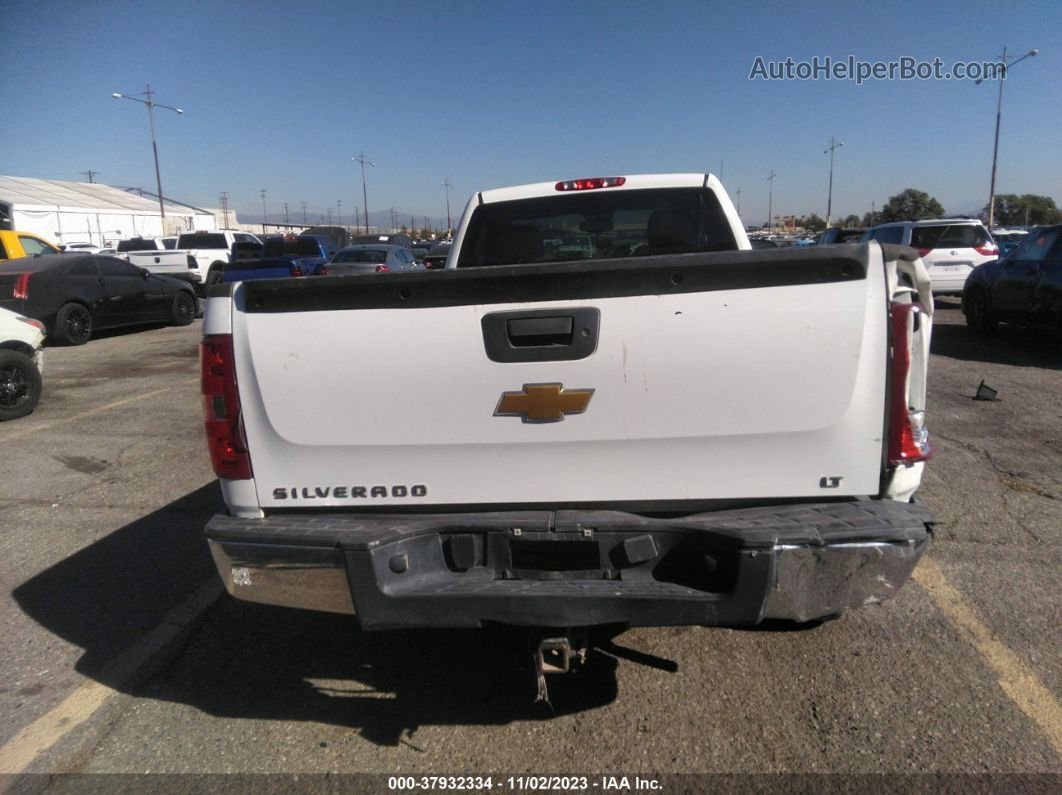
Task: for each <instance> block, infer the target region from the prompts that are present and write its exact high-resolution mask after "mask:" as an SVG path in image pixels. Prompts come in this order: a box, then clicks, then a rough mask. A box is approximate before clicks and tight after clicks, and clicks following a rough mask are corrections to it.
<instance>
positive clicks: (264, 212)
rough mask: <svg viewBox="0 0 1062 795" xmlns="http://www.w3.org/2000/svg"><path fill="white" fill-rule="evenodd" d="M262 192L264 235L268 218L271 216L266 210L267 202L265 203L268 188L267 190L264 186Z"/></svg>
mask: <svg viewBox="0 0 1062 795" xmlns="http://www.w3.org/2000/svg"><path fill="white" fill-rule="evenodd" d="M260 193H261V194H262V234H263V235H264V234H265V233H266V218H268V217H269V214H268V213H267V212H266V203H265V196H266V190H265V188H262V190H261V191H260Z"/></svg>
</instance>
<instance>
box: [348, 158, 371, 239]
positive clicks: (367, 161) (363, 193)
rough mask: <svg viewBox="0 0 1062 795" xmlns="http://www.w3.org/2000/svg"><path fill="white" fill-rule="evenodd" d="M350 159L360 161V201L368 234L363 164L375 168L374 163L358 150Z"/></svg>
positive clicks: (367, 208)
mask: <svg viewBox="0 0 1062 795" xmlns="http://www.w3.org/2000/svg"><path fill="white" fill-rule="evenodd" d="M350 159H351V160H353V161H354V162H355V163H361V203H362V204H363V205H364V210H365V234H369V196H368V194H367V193H366V192H365V164H366V163H368V164H369V165H370V166H372V167H373V168H376V164H375V163H373V162H372V161H370V160H366V159H365V153H364V152H359V153H358V156H357V157H352V158H350Z"/></svg>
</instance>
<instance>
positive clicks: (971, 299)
mask: <svg viewBox="0 0 1062 795" xmlns="http://www.w3.org/2000/svg"><path fill="white" fill-rule="evenodd" d="M963 313H964V314H965V315H966V326H967V327H968V328H969V329H970V330H971V331H975V332H977V333H978V334H991V333H992V332H993V331H995V330H996V327H997V326H998V325H999V321H998V320H996V319H995V318H994V317H993V316H992V310H991V309H989V308H988V293H986V292H985V291H984V288H983V287H974V288H972V289H971V290H970V291H969V292H968V293H967V294H966V300H965V301H964V302H963Z"/></svg>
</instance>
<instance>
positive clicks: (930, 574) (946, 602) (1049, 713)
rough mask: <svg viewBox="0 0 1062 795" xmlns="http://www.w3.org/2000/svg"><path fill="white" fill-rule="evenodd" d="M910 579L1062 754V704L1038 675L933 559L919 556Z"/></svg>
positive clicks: (1012, 699)
mask: <svg viewBox="0 0 1062 795" xmlns="http://www.w3.org/2000/svg"><path fill="white" fill-rule="evenodd" d="M914 580H915V582H917V583H918V584H919V585H921V586H922V588H924V589H925V591H926V593H928V594H929V598H930V599H932V600H933V603H934V604H935V605H936V606H937V609H939V610H940V612H942V613H943V614H944V615H945V616H946V617H947V618H948V619H949V620H950V621H951V623H952V624H954V625H955V626H956V627H957V628H958V630H959V634H961V635H962V636H963V637H964V638H965V639H966V640H968V641H969V642H970V643H971V644H972V645H973V647H974V648H975V649H977V651H978V652H979V653H980V654H981V656H982V657H984V658H985V661H986V662H987V663H988V665H989V666H990V667H991V668H992V670H993V671H995V673H996V676H998V677H999V686H1000V687H1001V688H1002V689H1003V692H1004V693H1006V694H1007V697H1008V698H1010V700H1011V701H1013V702H1014V703H1015V704H1016V705H1017V706H1018V708H1019V709H1020V710H1021V711H1022V712H1024V713H1025V714H1026V715H1027V716H1028V717H1029V718H1030V719H1031V720H1032V721H1033V722H1034V723H1035V724H1036V725H1037V726H1039V727H1040V729H1041V730H1042V731H1043V733H1044V734H1045V735H1047V740H1048V742H1050V743H1051V746H1052V747H1053V748H1054V749H1055V753H1057V754H1059V755H1060V756H1062V706H1060V705H1059V703H1058V700H1057V699H1056V698H1055V697H1054V695H1053V694H1052V693H1051V691H1050V690H1048V689H1047V687H1046V686H1045V685H1044V683H1043V682H1041V681H1040V677H1038V676H1037V675H1036V673H1035V672H1034V671H1033V670H1032V669H1031V668H1029V666H1027V665H1026V664H1025V663H1024V662H1022V660H1021V658H1020V657H1018V655H1017V654H1015V653H1014V652H1013V651H1011V650H1010V648H1008V647H1007V646H1006V645H1004V644H1003V643H1002V642H1000V641H999V640H998V639H997V638H996V636H995V635H994V634H993V633H992V630H990V629H989V628H988V627H987V626H986V625H985V624H984V623H983V622H982V621H981V619H979V618H978V617H977V615H976V614H975V613H974V611H973V610H972V609H971V608H970V607H969V606H968V605H967V604H966V603H965V602H964V601H963V599H962V596H961V595H960V594H959V592H958V591H956V590H955V589H954V588H953V587H952V586H951V584H950V583H949V582H948V581H947V579H946V578H945V577H944V573H943V572H942V571H941V570H940V568H939V567H938V566H937V564H936V563H934V562H933V561H932V560H929V559H928V558H923V559H922V561H921V562H920V563H919V564H918V567H917V568H916V569H915V571H914Z"/></svg>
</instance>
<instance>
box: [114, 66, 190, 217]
mask: <svg viewBox="0 0 1062 795" xmlns="http://www.w3.org/2000/svg"><path fill="white" fill-rule="evenodd" d="M111 96H112V97H114V98H115V99H131V100H133V102H139V103H141V104H142V105H147V109H148V123H149V124H150V125H151V151H152V152H153V153H154V154H155V184H156V186H158V190H159V215H161V216H162V231H163V232H165V231H166V206H165V205H164V204H163V203H162V176H161V175H160V173H159V147H158V144H156V143H155V108H166V110H172V111H173V112H174V113H184V111H183V110H181V109H180V108H174V107H171V106H170V105H162V104H160V103H158V102H156V101H155V94H154V92H153V91H152V90H151V83H148V85H147V91H146V92H145V96H147V99H140V98H139V97H131V96H129V95H127V94H119V93H117V92H115V93H113V94H111Z"/></svg>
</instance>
